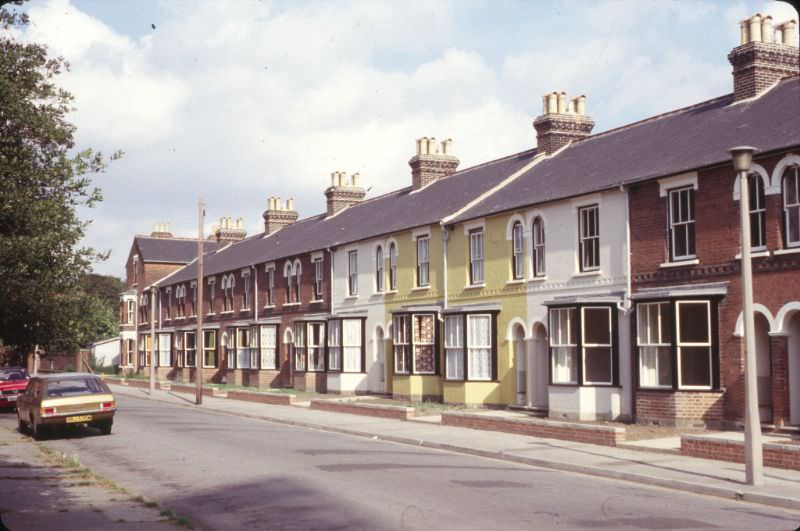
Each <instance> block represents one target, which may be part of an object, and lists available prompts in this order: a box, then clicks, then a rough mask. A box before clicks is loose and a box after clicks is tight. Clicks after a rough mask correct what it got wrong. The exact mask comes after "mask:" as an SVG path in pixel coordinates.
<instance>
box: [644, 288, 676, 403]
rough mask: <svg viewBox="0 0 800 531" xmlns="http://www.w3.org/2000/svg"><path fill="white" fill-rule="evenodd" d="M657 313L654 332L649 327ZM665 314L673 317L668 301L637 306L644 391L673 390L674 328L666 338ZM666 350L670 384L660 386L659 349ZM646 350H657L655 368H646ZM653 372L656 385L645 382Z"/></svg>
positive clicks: (670, 328) (670, 329)
mask: <svg viewBox="0 0 800 531" xmlns="http://www.w3.org/2000/svg"><path fill="white" fill-rule="evenodd" d="M654 310H655V311H656V312H657V315H656V319H655V322H656V330H653V329H652V328H650V326H648V325H649V324H650V322H651V321H650V317H651V316H652V314H653V311H654ZM665 314H667V315H670V316H671V315H672V305H671V304H670V303H669V302H668V301H655V302H642V303H639V304H637V305H636V346H637V348H638V354H639V387H640V388H642V389H672V387H673V382H674V375H673V374H672V359H673V350H672V340H671V336H672V327H671V326H670V327H669V329H668V331H667V333H668V334H669V336H670V337H666V338H665V337H664V336H663V334H662V332H663V320H664V316H665ZM645 315H646V316H647V317H645V321H644V323H645V326H644V328H646V330H644V332H645V334H646V337H644V336H643V334H642V332H643V330H642V328H643V325H642V321H641V319H642V317H643V316H645ZM663 348H666V349H668V350H669V375H670V383H669V384H667V385H662V384H659V383H658V381H659V380H660V378H659V375H660V373H661V367H660V363H661V361H660V357H659V356H658V349H663ZM644 349H656V356H655V364H654V368H653V369H650V368H648V367H645V354H644ZM651 370H652V371H653V373H654V374H655V379H654V380H655V383H648V382H645V381H644V380H643V378H644V377H645V375H646V374H647V373H648V372H649V371H651Z"/></svg>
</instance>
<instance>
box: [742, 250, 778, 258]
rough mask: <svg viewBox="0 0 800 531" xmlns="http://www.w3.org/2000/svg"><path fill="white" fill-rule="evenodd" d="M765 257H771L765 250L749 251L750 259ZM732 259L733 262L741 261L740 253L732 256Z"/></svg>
mask: <svg viewBox="0 0 800 531" xmlns="http://www.w3.org/2000/svg"><path fill="white" fill-rule="evenodd" d="M765 256H772V253H771V252H769V251H767V250H766V249H760V250H758V251H755V250H751V251H750V257H751V258H762V257H765ZM733 259H734V260H741V259H742V253H736V256H734V257H733Z"/></svg>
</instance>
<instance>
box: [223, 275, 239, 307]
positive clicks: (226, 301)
mask: <svg viewBox="0 0 800 531" xmlns="http://www.w3.org/2000/svg"><path fill="white" fill-rule="evenodd" d="M235 279H236V277H234V276H233V275H232V274H231V275H222V311H223V312H232V311H233V288H234V287H235V285H236V280H235Z"/></svg>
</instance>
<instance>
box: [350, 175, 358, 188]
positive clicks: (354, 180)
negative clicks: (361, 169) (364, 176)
mask: <svg viewBox="0 0 800 531" xmlns="http://www.w3.org/2000/svg"><path fill="white" fill-rule="evenodd" d="M359 177H360V175H359V174H358V173H354V174H353V175H352V176H351V177H350V179H351V184H352V185H353V187H357V186H358V179H359Z"/></svg>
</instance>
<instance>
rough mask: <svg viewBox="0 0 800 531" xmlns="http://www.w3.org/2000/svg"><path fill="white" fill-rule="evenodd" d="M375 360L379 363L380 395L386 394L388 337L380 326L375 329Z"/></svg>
mask: <svg viewBox="0 0 800 531" xmlns="http://www.w3.org/2000/svg"><path fill="white" fill-rule="evenodd" d="M375 360H376V361H377V362H378V364H377V365H378V386H377V391H378V392H379V393H385V392H386V335H385V334H384V333H383V328H382V327H381V326H380V325H378V326H376V327H375Z"/></svg>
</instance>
